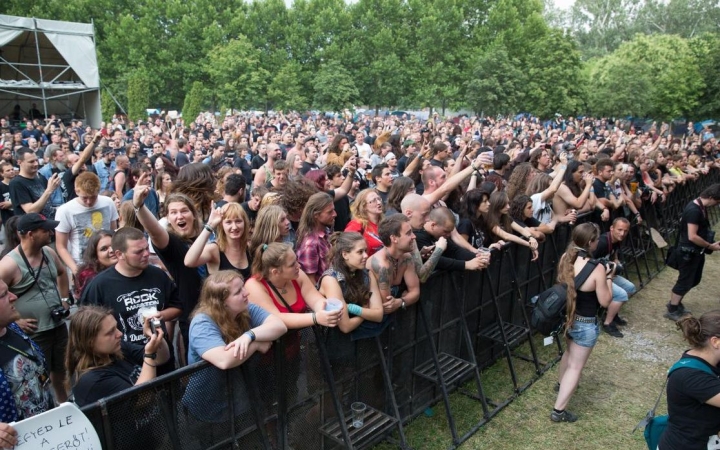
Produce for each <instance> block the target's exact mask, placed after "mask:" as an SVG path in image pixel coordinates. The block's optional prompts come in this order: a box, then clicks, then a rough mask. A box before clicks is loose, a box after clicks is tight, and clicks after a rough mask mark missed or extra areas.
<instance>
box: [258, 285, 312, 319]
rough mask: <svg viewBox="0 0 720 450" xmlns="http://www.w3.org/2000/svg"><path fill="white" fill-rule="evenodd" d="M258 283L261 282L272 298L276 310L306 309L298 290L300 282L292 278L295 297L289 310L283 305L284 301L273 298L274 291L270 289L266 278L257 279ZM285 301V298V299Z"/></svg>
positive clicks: (296, 310) (296, 311)
mask: <svg viewBox="0 0 720 450" xmlns="http://www.w3.org/2000/svg"><path fill="white" fill-rule="evenodd" d="M259 281H260V283H262V285H263V287H265V290H266V291H267V293H268V295H269V296H270V298H271V299H272V301H273V303H274V304H275V307H276V308H277V310H278V311H279V312H281V313H296V314H298V313H304V312H305V311H306V310H307V303H305V299H304V298H303V296H302V291H301V290H300V283H298V282H297V281H296V280H292V284H293V287H294V288H295V292H296V297H295V303H293V304H292V305H290V310H289V311H288V309H287V307H285V303H283V301H282V300H280V299H277V298H275V291H273V290H272V288H271V287H270V285H269V284H268V283H267V281H266V280H259ZM285 301H287V299H285ZM288 304H290V302H288Z"/></svg>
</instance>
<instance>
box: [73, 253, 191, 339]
mask: <svg viewBox="0 0 720 450" xmlns="http://www.w3.org/2000/svg"><path fill="white" fill-rule="evenodd" d="M183 260H184V257H183V258H182V259H180V261H181V262H182V261H183ZM176 279H177V278H176ZM80 304H81V305H101V306H107V307H109V308H110V309H112V310H113V313H114V316H115V320H117V325H118V329H119V330H120V331H122V332H123V339H124V340H125V341H127V342H131V343H136V344H142V345H144V344H145V343H146V341H147V338H146V337H145V335H144V334H143V318H142V317H141V316H140V314H139V313H138V310H140V308H145V307H153V306H154V307H156V308H157V310H158V311H162V310H163V309H165V308H170V307H174V308H180V309H182V308H183V305H182V304H181V303H180V301H179V300H178V289H177V287H176V286H175V283H173V282H172V280H170V278H169V277H168V276H167V275H166V274H165V272H163V271H162V270H161V269H159V268H157V267H155V266H148V267H147V268H146V269H145V270H143V272H142V273H141V274H140V275H138V276H137V277H132V278H130V277H126V276H124V275H122V274H120V272H118V271H117V270H116V269H115V267H110V268H109V269H106V270H104V271H102V272H100V273H99V274H98V275H97V276H96V277H95V278H93V280H92V281H91V282H90V284H88V285H87V287H86V288H85V290H84V291H83V294H82V298H81V299H80ZM183 314H185V313H184V312H183Z"/></svg>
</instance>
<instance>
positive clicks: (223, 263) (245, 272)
mask: <svg viewBox="0 0 720 450" xmlns="http://www.w3.org/2000/svg"><path fill="white" fill-rule="evenodd" d="M219 253H220V265H219V267H218V269H219V270H235V271H237V272H240V275H242V276H243V278H244V279H245V280H246V281H247V280H248V279H249V278H250V254H249V253H248V252H247V251H246V252H245V255H246V256H247V259H248V266H247V267H246V268H244V269H241V268H239V267H235V266H233V265H232V263H231V262H230V260H229V259H228V258H227V256H225V252H222V251H221V252H219Z"/></svg>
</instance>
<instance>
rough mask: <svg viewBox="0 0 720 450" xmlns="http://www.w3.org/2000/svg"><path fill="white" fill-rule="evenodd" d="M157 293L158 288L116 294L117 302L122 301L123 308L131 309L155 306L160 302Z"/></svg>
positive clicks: (158, 292) (158, 291)
mask: <svg viewBox="0 0 720 450" xmlns="http://www.w3.org/2000/svg"><path fill="white" fill-rule="evenodd" d="M159 294H160V289H159V288H150V289H140V290H139V291H132V292H128V293H127V294H122V295H120V296H118V298H117V302H118V303H120V302H122V303H124V304H125V309H126V310H128V311H132V310H134V309H139V308H142V307H144V306H157V305H158V304H159V303H160V300H159V299H158V295H159Z"/></svg>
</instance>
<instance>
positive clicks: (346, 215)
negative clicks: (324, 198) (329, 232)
mask: <svg viewBox="0 0 720 450" xmlns="http://www.w3.org/2000/svg"><path fill="white" fill-rule="evenodd" d="M328 194H330V196H331V197H333V198H335V191H334V190H331V191H328ZM335 214H337V216H335V226H334V228H335V231H339V232H343V231H345V227H346V226H347V224H348V223H350V219H351V217H350V216H351V214H350V199H349V198H348V196H347V195H346V196H345V197H343V198H341V199H340V200H336V201H335Z"/></svg>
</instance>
